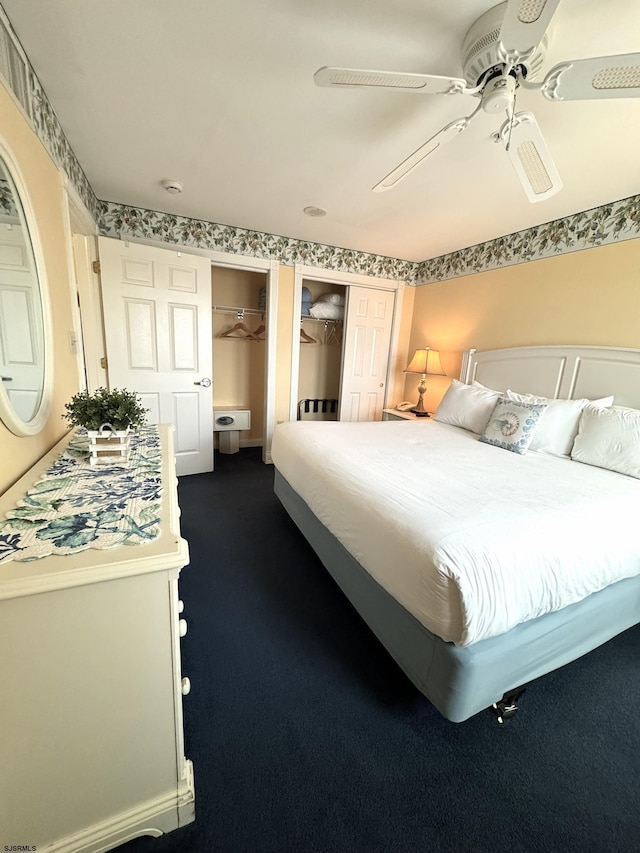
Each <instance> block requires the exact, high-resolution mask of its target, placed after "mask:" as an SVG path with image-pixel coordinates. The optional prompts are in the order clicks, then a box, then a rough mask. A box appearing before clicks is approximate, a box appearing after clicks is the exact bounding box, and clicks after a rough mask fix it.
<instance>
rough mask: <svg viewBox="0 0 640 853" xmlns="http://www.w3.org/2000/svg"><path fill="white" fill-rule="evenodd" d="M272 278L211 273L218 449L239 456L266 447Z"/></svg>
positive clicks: (224, 269)
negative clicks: (241, 448)
mask: <svg viewBox="0 0 640 853" xmlns="http://www.w3.org/2000/svg"><path fill="white" fill-rule="evenodd" d="M266 293H267V276H266V274H264V273H260V272H254V271H250V270H242V269H233V268H229V267H220V266H212V268H211V304H212V309H211V311H212V323H211V328H212V349H213V414H214V436H215V446H216V447H217V448H218V449H219V450H220V451H221V452H223V453H234V452H235V451H236V450H237V449H238V447H239V446H245V447H248V446H251V447H259V446H262V444H263V442H264V409H265V385H266V381H265V341H266V327H265V314H266Z"/></svg>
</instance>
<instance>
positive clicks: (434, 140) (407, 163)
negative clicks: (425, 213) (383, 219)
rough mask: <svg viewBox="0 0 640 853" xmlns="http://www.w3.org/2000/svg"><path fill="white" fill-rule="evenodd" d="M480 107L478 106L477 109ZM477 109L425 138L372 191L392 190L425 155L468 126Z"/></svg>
mask: <svg viewBox="0 0 640 853" xmlns="http://www.w3.org/2000/svg"><path fill="white" fill-rule="evenodd" d="M479 108H480V107H478V109H479ZM477 112H478V110H476V111H475V112H473V113H472V114H471V115H470V116H466V117H464V118H459V119H456V121H452V122H451V123H450V124H448V125H446V127H443V128H442V130H440V131H439V132H438V133H436V135H435V136H432V137H431V139H429V140H427V142H425V143H424V145H421V146H420V148H418V149H417V150H416V151H414V152H413V154H411V156H410V157H407V159H406V160H403V161H402V163H400V165H399V166H396V168H395V169H394V170H393V171H392V172H389V174H388V175H387V176H386V178H383V179H382V180H381V181H380V183H378V184H376V185H375V187H373V192H374V193H380V192H385V190H392V189H393V188H394V187H395V186H396V184H398V183H399V182H400V181H401V180H402V179H403V178H406V177H407V175H408V174H409V173H410V172H413V170H414V169H417V167H418V166H419V165H420V164H421V163H423V162H424V161H425V160H426V159H427V157H430V156H431V155H432V154H435V152H436V151H437V150H438V149H439V148H442V146H443V145H446V144H447V142H450V141H451V140H452V139H453V138H454V137H456V136H457V135H458V134H459V133H461V132H462V131H463V130H466V129H467V127H468V126H469V122H470V121H471V119H472V118H473V117H474V116H475V115H476V113H477Z"/></svg>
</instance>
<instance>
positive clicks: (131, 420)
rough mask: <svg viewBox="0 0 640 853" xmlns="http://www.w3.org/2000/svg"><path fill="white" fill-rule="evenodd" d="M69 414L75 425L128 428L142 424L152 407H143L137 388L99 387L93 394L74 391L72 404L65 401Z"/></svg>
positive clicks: (95, 428)
mask: <svg viewBox="0 0 640 853" xmlns="http://www.w3.org/2000/svg"><path fill="white" fill-rule="evenodd" d="M65 409H66V410H67V411H66V414H63V415H62V417H63V418H66V420H67V421H69V424H70V425H71V426H82V427H86V428H87V429H91V430H98V429H100V427H102V425H103V424H110V425H111V426H112V427H113V429H126V428H127V427H131V428H132V429H135V428H136V427H139V426H142V424H144V423H145V422H146V419H147V412H148V411H149V410H148V409H145V408H144V407H143V406H142V403H141V401H140V398H139V397H138V395H137V394H136V393H135V392H134V391H127V390H126V389H124V388H123V389H119V388H112V389H111V390H110V391H109V390H108V389H107V388H98V389H97V391H95V392H94V393H93V394H90V393H89V392H88V391H80V392H78V393H77V394H74V395H73V397H72V398H71V400H70V402H69V403H65Z"/></svg>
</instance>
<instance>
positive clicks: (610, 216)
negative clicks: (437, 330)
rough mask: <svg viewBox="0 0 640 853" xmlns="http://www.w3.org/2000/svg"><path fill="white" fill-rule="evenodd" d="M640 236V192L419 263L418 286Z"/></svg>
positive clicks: (416, 277)
mask: <svg viewBox="0 0 640 853" xmlns="http://www.w3.org/2000/svg"><path fill="white" fill-rule="evenodd" d="M638 237H640V195H634V196H630V197H629V198H626V199H622V200H621V201H616V202H611V203H610V204H605V205H602V206H601V207H594V208H592V209H591V210H585V211H583V212H581V213H575V214H573V215H572V216H567V217H564V218H563V219H554V220H553V221H551V222H546V223H545V224H543V225H536V226H535V227H533V228H527V229H525V230H524V231H517V232H515V233H514V234H507V235H506V236H505V237H498V238H497V239H495V240H489V241H487V242H486V243H479V244H478V245H476V246H470V247H469V248H466V249H460V250H459V251H457V252H451V253H450V254H448V255H441V256H440V257H437V258H432V259H431V260H427V261H422V262H421V263H419V264H416V269H415V273H414V284H416V285H421V284H430V283H431V282H435V281H445V280H447V279H452V278H460V277H461V276H465V275H473V274H474V273H479V272H486V271H488V270H494V269H498V268H499V267H505V266H511V265H513V264H524V263H527V262H528V261H536V260H540V259H542V258H551V257H554V256H556V255H563V254H567V253H569V252H578V251H581V250H583V249H591V248H594V247H595V246H604V245H606V244H609V243H617V242H619V241H621V240H633V239H637V238H638Z"/></svg>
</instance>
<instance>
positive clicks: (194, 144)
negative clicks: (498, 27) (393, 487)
mask: <svg viewBox="0 0 640 853" xmlns="http://www.w3.org/2000/svg"><path fill="white" fill-rule="evenodd" d="M0 2H1V3H2V5H3V7H4V9H5V11H6V13H7V15H8V17H9V19H10V20H11V22H12V24H13V27H14V29H15V30H16V32H17V34H18V36H19V38H20V40H21V42H22V45H23V47H24V49H25V50H26V52H27V54H28V56H29V58H30V60H31V62H32V65H33V66H34V68H35V71H36V73H37V74H38V77H39V78H40V81H41V83H42V85H43V87H44V89H45V91H46V92H47V94H48V96H49V99H50V101H51V103H52V105H53V107H54V109H55V111H56V113H57V115H58V118H59V120H60V122H61V124H62V127H63V129H64V130H65V132H66V134H67V137H68V139H69V141H70V143H71V146H72V148H73V150H74V152H75V154H76V156H77V157H78V159H79V161H80V163H81V165H82V167H83V168H84V170H85V173H86V175H87V177H88V179H89V182H90V183H91V185H92V187H93V189H94V191H95V193H96V195H97V196H98V198H100V199H103V200H107V201H114V202H120V203H125V204H131V205H135V206H138V207H144V208H150V209H153V210H161V211H167V212H171V213H176V214H181V215H184V216H191V217H195V218H198V219H205V220H209V221H212V222H217V223H223V224H227V225H233V226H238V227H242V228H249V229H255V230H259V231H265V232H269V233H272V234H280V235H284V236H287V237H294V238H298V239H304V240H310V241H313V242H318V243H327V244H330V245H334V246H341V247H345V248H351V249H357V250H361V251H366V252H373V253H376V254H381V255H388V256H391V257H398V258H403V259H406V260H413V261H419V260H425V259H427V258H432V257H436V256H438V255H441V254H445V253H447V252H451V251H453V250H455V249H459V248H462V247H465V246H470V245H474V244H476V243H479V242H482V241H485V240H489V239H492V238H494V237H498V236H501V235H504V234H508V233H512V232H514V231H519V230H521V229H523V228H527V227H529V226H533V225H537V224H540V223H544V222H548V221H550V220H553V219H558V218H560V217H562V216H566V215H569V214H572V213H576V212H578V211H581V210H587V209H589V208H592V207H595V206H598V205H601V204H604V203H607V202H610V201H615V200H618V199H622V198H626V197H627V196H630V195H635V194H636V193H638V192H640V162H639V157H638V150H639V144H638V140H639V139H640V99H636V100H633V99H618V100H607V101H573V102H566V103H551V102H549V101H547V100H546V99H544V98H543V97H542V96H541V95H540V94H539V93H537V92H526V91H525V92H521V93H519V94H518V109H519V110H520V109H531V110H532V111H534V112H535V115H536V117H537V119H538V123H539V125H540V126H541V128H542V131H543V133H544V135H545V137H546V140H547V144H548V147H549V149H550V151H551V153H552V155H553V158H554V160H555V162H556V165H557V167H558V169H559V172H560V174H561V176H562V179H563V182H564V188H563V190H562V191H561V192H560V193H559V194H557V195H555V196H554V197H553V198H551V199H549V200H548V201H546V202H540V203H538V204H530V203H529V202H528V201H527V200H526V198H525V195H524V192H523V190H522V188H521V186H520V184H519V182H518V180H517V178H516V176H515V173H514V172H513V168H512V166H511V164H510V163H509V161H508V159H507V158H506V155H505V154H504V151H502V150H501V148H500V146H499V145H495V144H494V143H493V142H491V141H490V139H489V136H490V134H491V133H492V132H493V131H495V130H497V128H498V126H499V125H500V124H501V123H502V120H503V119H502V116H499V117H496V116H490V115H487V114H485V113H482V114H481V115H480V116H479V118H478V119H476V120H475V122H474V123H472V124H471V126H470V127H469V129H468V130H467V131H466V132H465V133H463V134H461V135H460V136H458V137H457V138H456V139H455V140H454V141H452V142H451V143H450V144H449V145H448V146H447V147H446V148H443V149H442V151H440V152H438V155H437V156H435V155H434V156H433V157H432V158H430V159H429V160H428V161H427V162H426V163H425V164H423V165H422V166H421V167H420V168H419V169H417V170H416V171H415V172H414V173H413V174H412V175H410V176H409V177H407V178H406V179H405V180H404V181H402V182H401V183H400V184H399V185H398V187H397V188H396V189H395V190H392V191H390V192H386V193H372V192H371V187H372V186H373V185H374V184H376V183H377V182H378V181H379V180H380V179H381V178H383V177H384V176H385V175H386V174H387V173H388V172H389V171H390V170H391V169H392V168H393V167H394V166H396V165H397V164H398V163H399V162H400V161H401V160H403V159H404V158H405V157H407V156H408V155H409V154H411V153H412V152H413V151H414V150H415V149H416V148H417V147H418V146H419V145H421V144H422V143H423V142H425V141H426V140H427V139H428V138H429V137H430V136H432V135H433V134H434V133H435V132H436V131H438V130H439V129H440V128H441V127H442V126H443V125H444V124H445V123H447V122H449V121H451V120H453V119H455V118H458V117H460V116H464V115H468V114H469V113H470V112H471V111H472V109H473V108H474V107H475V105H476V101H475V99H473V98H471V97H469V96H439V95H417V94H413V93H400V92H393V91H385V90H382V91H372V90H361V91H360V90H351V89H348V90H341V91H336V90H332V89H327V88H319V87H317V86H315V84H314V82H313V74H314V72H315V71H316V70H317V69H318V68H319V67H320V66H322V65H335V66H347V67H359V68H373V69H383V70H394V71H412V72H420V73H432V74H442V75H454V76H459V75H460V74H461V71H462V69H461V63H460V48H461V45H462V41H463V39H464V36H465V34H466V32H467V30H468V29H469V27H470V26H471V24H472V23H473V22H474V21H475V20H476V18H477V17H479V15H481V14H482V13H483V12H484V11H486V10H487V9H488V8H489V7H490V6H491V5H493V4H492V3H491V0H489V2H487V0H457V1H456V2H452V0H348V2H345V0H180V2H176V0H135V2H131V0H109V2H101V0H56V2H48V3H43V2H42V0H0ZM638 50H640V2H638V0H606V2H603V0H562V3H561V5H560V7H559V10H558V12H557V13H556V16H555V18H554V22H553V26H552V30H551V44H550V46H549V50H548V53H547V57H546V60H545V66H544V70H545V71H546V70H547V69H549V68H551V67H552V66H553V65H555V64H556V63H557V62H559V61H561V60H564V59H578V58H583V57H589V56H596V55H605V54H616V53H627V52H633V51H638ZM163 178H171V179H178V180H180V181H182V182H183V184H184V192H183V193H182V194H181V195H179V196H170V195H169V194H167V192H166V191H165V190H164V189H162V187H161V186H160V181H161V179H163ZM307 205H316V206H320V207H323V208H325V209H326V210H327V215H326V216H325V217H323V218H310V217H308V216H305V215H304V214H303V212H302V210H303V208H304V207H305V206H307Z"/></svg>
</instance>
